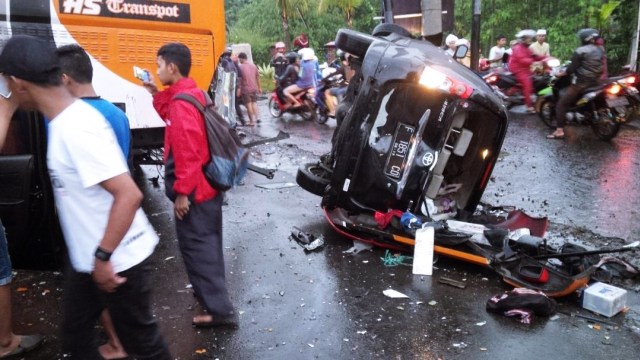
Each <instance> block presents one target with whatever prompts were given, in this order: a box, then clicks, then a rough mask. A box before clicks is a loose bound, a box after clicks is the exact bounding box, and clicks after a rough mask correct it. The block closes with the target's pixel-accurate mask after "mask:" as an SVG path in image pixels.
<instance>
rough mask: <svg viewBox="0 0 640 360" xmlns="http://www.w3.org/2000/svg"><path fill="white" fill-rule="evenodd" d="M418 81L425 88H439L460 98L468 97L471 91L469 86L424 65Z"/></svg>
mask: <svg viewBox="0 0 640 360" xmlns="http://www.w3.org/2000/svg"><path fill="white" fill-rule="evenodd" d="M418 83H420V85H422V86H424V87H426V88H427V89H434V90H441V91H444V92H447V93H449V94H452V95H456V96H459V97H460V98H462V99H466V98H468V97H469V96H471V93H473V88H472V87H471V86H468V85H467V84H465V83H463V82H461V81H456V80H454V79H452V78H450V77H448V76H446V75H445V74H443V73H441V72H440V71H438V70H436V69H433V68H431V67H429V66H426V67H425V68H424V70H423V71H422V75H420V80H419V81H418Z"/></svg>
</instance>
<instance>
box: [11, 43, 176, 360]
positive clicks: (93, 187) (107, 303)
mask: <svg viewBox="0 0 640 360" xmlns="http://www.w3.org/2000/svg"><path fill="white" fill-rule="evenodd" d="M0 73H2V74H3V75H4V76H6V77H7V78H8V80H9V86H10V89H11V90H12V91H13V95H12V97H14V96H15V98H16V100H15V101H16V102H17V104H19V106H20V108H23V109H26V110H38V111H40V112H41V113H42V114H43V115H44V117H45V118H46V119H48V120H47V121H48V127H47V140H48V143H47V168H48V170H49V176H50V178H51V184H52V187H53V192H54V199H55V204H56V208H57V210H58V217H59V219H60V226H61V228H62V232H63V234H64V237H65V242H66V244H67V249H68V252H69V259H70V262H71V266H70V267H69V269H67V271H66V274H65V275H66V279H65V290H64V301H63V302H64V320H63V325H62V331H63V351H65V352H69V353H70V354H71V356H72V357H73V358H74V359H87V360H92V359H102V356H100V354H99V352H98V348H97V346H95V334H94V328H95V323H96V320H97V319H98V317H99V316H100V313H101V312H102V310H103V309H105V307H106V308H108V310H109V313H110V314H111V318H112V319H113V323H114V326H115V329H116V331H117V333H118V336H119V337H120V339H121V341H122V344H123V345H124V348H125V350H126V351H127V352H128V353H129V354H131V355H132V357H135V358H137V359H154V360H156V359H157V360H168V359H171V355H170V354H169V350H168V348H167V346H166V344H165V343H164V341H163V339H162V336H161V335H160V331H159V328H158V325H157V323H156V321H155V320H154V317H153V314H152V312H151V288H152V286H151V284H150V282H149V278H148V274H149V271H150V260H149V257H150V256H151V254H152V253H153V251H154V248H155V246H156V244H157V243H158V236H157V234H156V233H155V231H154V230H153V228H152V227H151V224H150V223H149V221H148V220H147V218H146V216H145V215H144V212H143V211H142V209H141V208H140V203H141V202H142V192H141V191H140V190H139V189H138V187H137V185H136V184H135V182H134V181H133V179H132V178H131V175H130V174H129V169H128V167H127V163H126V161H125V158H124V155H123V153H122V151H121V150H120V148H119V146H118V143H117V140H116V136H115V134H114V132H113V129H112V128H111V126H109V124H108V122H107V121H106V120H105V118H104V117H103V116H102V115H101V114H100V112H98V110H96V109H94V108H93V107H92V106H91V105H88V104H87V103H85V102H84V101H82V100H80V99H78V98H76V97H74V96H73V95H72V94H71V93H70V92H69V91H68V89H67V88H66V87H65V86H64V85H63V83H62V72H61V70H60V63H59V60H58V56H57V54H56V53H55V49H54V48H53V47H52V46H51V45H50V44H49V43H47V42H46V41H43V40H40V39H38V38H35V37H32V36H26V35H16V36H13V37H12V38H11V39H9V41H7V43H6V44H5V46H4V48H3V50H2V53H1V54H0ZM13 110H15V108H14V109H13ZM2 315H3V318H4V314H2ZM23 341H24V338H23Z"/></svg>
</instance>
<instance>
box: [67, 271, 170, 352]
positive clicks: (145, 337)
mask: <svg viewBox="0 0 640 360" xmlns="http://www.w3.org/2000/svg"><path fill="white" fill-rule="evenodd" d="M149 270H150V267H149V259H147V260H145V261H143V262H142V263H140V264H138V265H136V266H134V267H132V268H130V269H128V270H126V271H123V272H121V273H119V275H120V276H122V277H125V278H127V281H126V282H125V283H124V284H122V285H120V286H119V287H118V288H117V289H116V291H115V292H114V293H104V292H102V291H100V289H98V287H97V286H96V284H95V282H94V281H93V279H92V278H91V274H87V273H79V272H76V271H74V270H73V268H72V267H71V266H68V269H67V274H66V277H67V278H66V282H65V291H64V298H65V299H64V320H63V325H62V330H63V345H62V346H63V351H64V352H65V353H71V355H72V359H81V360H85V359H86V360H93V359H102V357H101V356H100V354H99V353H98V344H97V343H96V337H95V331H94V328H95V325H96V321H97V320H98V317H99V316H100V313H101V312H102V310H103V309H104V308H105V307H106V308H107V309H108V310H109V314H110V315H111V319H112V320H113V325H114V327H115V329H116V333H117V334H118V337H119V338H120V342H122V345H123V346H124V348H125V350H126V351H127V352H128V353H129V354H130V355H131V356H132V357H134V358H136V359H162V360H164V359H167V360H170V359H172V357H171V355H170V354H169V349H168V348H167V345H166V344H165V342H164V340H163V339H162V336H160V331H159V329H158V325H157V324H156V321H155V319H154V318H153V314H152V311H151V284H150V282H149V277H148V273H149Z"/></svg>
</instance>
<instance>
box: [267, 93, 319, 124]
mask: <svg viewBox="0 0 640 360" xmlns="http://www.w3.org/2000/svg"><path fill="white" fill-rule="evenodd" d="M314 93H315V90H314V89H313V88H312V89H308V90H303V91H300V92H298V93H297V94H294V97H295V98H296V100H298V102H299V103H300V104H301V105H299V106H290V105H289V104H287V103H286V102H285V101H284V99H282V98H281V95H279V94H278V89H277V88H276V89H274V90H273V92H272V93H271V97H270V98H269V113H270V114H271V116H273V117H274V118H279V117H281V116H282V115H283V114H285V113H289V114H294V115H300V116H301V117H302V118H303V119H304V120H316V119H317V114H316V104H315V101H314ZM282 96H284V95H282Z"/></svg>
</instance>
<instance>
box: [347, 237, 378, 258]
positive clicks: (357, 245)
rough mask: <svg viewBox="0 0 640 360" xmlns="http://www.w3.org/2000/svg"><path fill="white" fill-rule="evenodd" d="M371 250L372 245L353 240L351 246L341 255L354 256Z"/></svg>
mask: <svg viewBox="0 0 640 360" xmlns="http://www.w3.org/2000/svg"><path fill="white" fill-rule="evenodd" d="M371 249H373V245H371V244H369V243H366V242H362V241H358V240H353V246H352V247H350V248H349V249H347V250H345V251H343V253H344V254H352V255H355V254H359V253H360V252H361V251H364V250H371Z"/></svg>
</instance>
